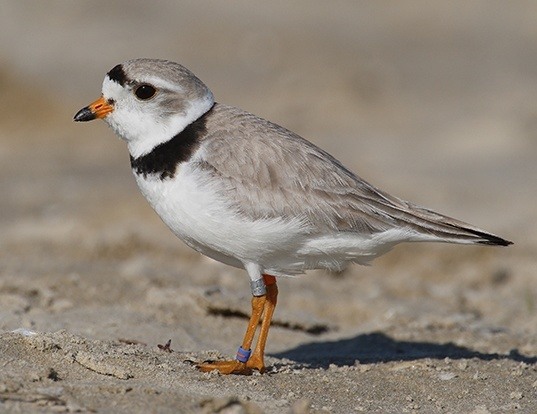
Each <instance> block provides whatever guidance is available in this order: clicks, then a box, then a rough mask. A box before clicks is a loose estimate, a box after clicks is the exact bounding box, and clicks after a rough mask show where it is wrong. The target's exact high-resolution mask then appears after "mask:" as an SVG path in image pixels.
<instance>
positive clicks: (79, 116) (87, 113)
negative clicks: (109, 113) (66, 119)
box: [73, 106, 95, 122]
mask: <svg viewBox="0 0 537 414" xmlns="http://www.w3.org/2000/svg"><path fill="white" fill-rule="evenodd" d="M73 119H74V120H75V122H87V121H91V120H93V119H95V114H94V113H93V112H92V111H91V110H90V109H89V108H88V107H87V106H86V107H85V108H82V109H81V110H80V111H78V112H77V113H76V115H75V117H74V118H73Z"/></svg>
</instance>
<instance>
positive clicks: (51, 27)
mask: <svg viewBox="0 0 537 414" xmlns="http://www.w3.org/2000/svg"><path fill="white" fill-rule="evenodd" d="M536 18H537V6H536V3H535V2H500V1H497V2H495V1H473V2H466V1H453V2H430V1H422V2H417V1H407V2H350V1H330V2H324V1H317V0H315V1H313V0H308V1H296V2H283V1H274V2H252V1H246V0H242V1H234V2H220V1H214V2H208V1H189V2H181V3H179V2H172V1H157V2H145V1H142V0H139V1H128V2H127V1H123V2H122V1H118V2H105V1H101V0H94V1H91V2H89V1H81V2H76V3H75V2H68V1H49V2H41V1H26V2H20V1H18V0H12V1H10V0H6V1H3V2H2V3H1V4H0V61H1V62H2V63H1V66H0V176H1V178H2V179H1V180H0V191H1V195H2V196H1V198H0V412H43V413H52V412H99V413H101V412H102V413H108V412H110V413H134V412H140V413H142V412H143V413H146V412H154V413H161V412H162V413H165V412H205V413H216V412H218V413H262V412H267V413H288V412H292V413H310V412H311V413H314V412H334V413H352V412H377V413H386V412H389V413H402V412H423V413H474V414H485V413H504V412H508V413H510V412H521V413H535V412H537V304H536V301H537V284H536V283H535V280H536V279H535V278H536V272H537V270H536V269H537V260H536V254H537V236H536V234H537V208H536V207H535V206H536V202H537V194H536V191H535V188H536V185H535V183H536V178H537V167H536V165H537V132H536V131H537V129H536V128H537V93H536V92H537V49H536V48H535V44H537V29H536V26H535V21H536ZM139 56H149V57H162V58H168V59H172V60H176V61H180V62H182V63H183V64H185V65H186V66H188V67H189V68H191V69H192V70H193V71H194V72H195V73H196V74H198V75H199V76H200V77H201V78H202V79H203V80H204V81H205V82H206V83H207V84H208V85H210V87H211V88H212V89H213V91H214V92H215V95H216V96H217V99H218V100H219V101H221V102H226V103H230V104H233V105H237V106H240V107H243V108H245V109H248V110H250V111H252V112H255V113H257V114H259V115H262V116H264V117H266V118H269V119H271V120H273V121H276V122H278V123H280V124H282V125H285V126H286V127H288V128H290V129H292V130H294V131H296V132H298V133H300V134H301V135H303V136H305V137H307V138H309V139H310V140H312V141H314V142H316V143H317V144H319V145H321V146H322V147H323V148H325V149H327V150H328V151H329V152H331V153H333V154H334V155H335V156H336V157H337V158H339V159H341V160H342V161H343V162H344V163H345V164H346V165H347V166H349V167H350V168H351V169H353V170H355V171H357V172H358V173H359V174H360V175H361V176H363V177H364V178H366V179H368V180H369V181H371V182H372V183H374V184H375V185H377V186H379V187H381V188H383V189H385V190H387V191H389V192H391V193H393V194H395V195H398V196H401V197H403V198H406V199H410V200H412V201H414V202H417V203H419V204H422V205H426V206H428V207H430V208H433V209H436V210H439V211H441V212H444V213H446V214H448V215H452V216H455V217H458V218H460V219H463V220H466V221H469V222H471V223H473V224H475V225H478V226H480V227H483V228H486V229H488V230H490V231H492V232H495V233H498V234H500V235H502V236H504V237H506V238H508V239H511V240H513V241H514V242H515V245H514V246H511V247H509V248H507V249H500V248H485V247H466V246H449V245H426V244H420V245H407V246H400V247H398V248H396V249H395V250H394V251H393V252H391V253H389V254H388V255H386V256H384V257H382V258H380V259H379V260H377V261H376V262H375V263H374V266H372V267H367V268H366V267H358V266H355V267H353V268H351V269H348V270H347V271H345V272H344V273H341V274H329V273H326V272H312V273H310V274H309V275H308V276H306V277H302V278H298V279H290V280H280V281H279V286H280V298H279V304H278V308H277V310H276V315H275V326H274V328H273V329H272V330H271V334H270V338H269V343H268V347H267V352H268V357H267V362H268V365H269V368H268V372H267V373H266V374H264V375H253V376H251V377H236V376H229V377H225V376H220V375H218V374H215V373H213V374H203V373H200V372H198V371H197V370H196V369H195V367H194V365H193V364H194V363H195V362H196V361H200V360H205V359H211V358H219V357H226V356H231V355H233V354H234V352H235V350H236V347H237V346H238V345H239V342H240V339H241V337H242V335H243V331H244V329H245V326H246V317H247V314H248V311H249V287H248V284H247V279H246V276H245V274H244V272H243V271H240V270H238V269H232V268H229V267H226V266H224V265H221V264H219V263H216V262H213V261H211V260H209V259H206V258H204V257H202V256H200V255H198V254H197V253H195V252H193V251H191V250H189V249H188V248H187V247H185V246H184V245H183V244H182V243H181V242H180V241H178V240H176V239H175V238H174V237H173V236H172V235H171V233H170V232H169V231H168V230H167V229H166V228H165V226H164V225H163V224H162V223H161V222H160V221H159V220H158V218H157V217H156V215H155V214H154V213H153V212H152V211H151V209H150V207H149V206H148V205H147V204H146V203H145V200H143V198H142V196H141V195H140V194H139V192H138V190H137V188H136V186H135V183H134V180H133V178H132V177H131V174H130V169H129V165H128V154H127V152H126V149H125V148H124V145H123V143H121V142H120V141H119V140H117V139H115V137H114V136H113V134H112V132H111V131H109V130H107V128H106V127H105V125H104V124H103V123H91V124H84V125H79V124H74V123H73V122H72V121H71V119H72V116H73V115H74V113H75V112H76V111H77V110H78V109H79V108H81V107H82V106H85V105H86V104H88V103H89V102H91V101H93V100H94V99H95V98H97V97H98V95H99V92H100V84H101V81H102V78H103V76H104V73H105V72H106V71H107V70H109V69H110V68H111V67H113V66H114V65H115V64H116V63H119V62H121V61H122V60H124V59H126V58H132V57H139ZM169 339H171V341H172V342H171V349H172V350H173V352H171V353H170V352H165V351H163V350H162V349H160V348H159V347H158V345H159V344H160V345H162V344H165V343H166V341H167V340H169Z"/></svg>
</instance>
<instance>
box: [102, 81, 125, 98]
mask: <svg viewBox="0 0 537 414" xmlns="http://www.w3.org/2000/svg"><path fill="white" fill-rule="evenodd" d="M124 91H125V88H124V87H123V86H121V85H120V84H119V83H117V82H116V81H113V80H111V79H110V78H109V77H108V75H106V76H105V77H104V81H103V87H102V93H103V96H104V97H105V98H114V97H116V98H117V97H118V96H121V95H122V94H123V93H124Z"/></svg>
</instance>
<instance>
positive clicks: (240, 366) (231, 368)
mask: <svg viewBox="0 0 537 414" xmlns="http://www.w3.org/2000/svg"><path fill="white" fill-rule="evenodd" d="M197 368H198V369H199V370H200V371H201V372H211V371H218V372H220V373H221V374H223V375H229V374H235V375H252V372H253V369H252V368H253V367H249V366H247V365H246V364H245V363H244V362H240V361H237V360H233V361H207V362H203V363H201V364H198V365H197Z"/></svg>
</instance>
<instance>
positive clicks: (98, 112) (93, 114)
mask: <svg viewBox="0 0 537 414" xmlns="http://www.w3.org/2000/svg"><path fill="white" fill-rule="evenodd" d="M113 110H114V108H113V107H112V106H111V105H110V104H109V103H108V102H107V101H106V99H104V97H102V96H101V97H100V98H99V99H97V100H96V101H95V102H93V103H92V104H90V105H88V106H86V107H85V108H82V109H81V110H80V111H78V112H77V113H76V115H75V118H74V120H75V121H77V122H86V121H91V120H93V119H97V118H99V119H100V118H104V117H105V116H106V115H108V114H109V113H110V112H112V111H113Z"/></svg>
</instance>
